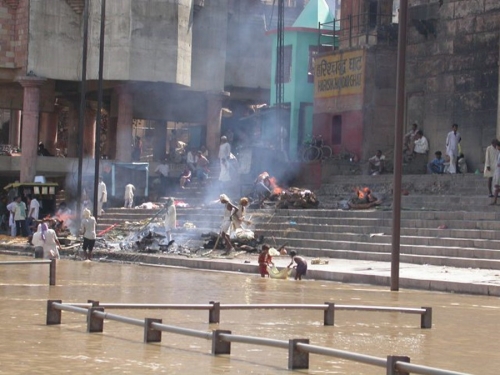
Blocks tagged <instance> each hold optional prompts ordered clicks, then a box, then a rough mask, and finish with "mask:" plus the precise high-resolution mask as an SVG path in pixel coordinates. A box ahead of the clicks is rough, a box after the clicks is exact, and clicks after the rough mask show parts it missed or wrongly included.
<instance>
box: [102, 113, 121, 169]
mask: <svg viewBox="0 0 500 375" xmlns="http://www.w3.org/2000/svg"><path fill="white" fill-rule="evenodd" d="M117 123H118V118H116V117H111V116H109V118H108V134H106V146H105V147H106V148H105V149H106V152H105V154H106V155H107V156H108V159H116V129H117Z"/></svg>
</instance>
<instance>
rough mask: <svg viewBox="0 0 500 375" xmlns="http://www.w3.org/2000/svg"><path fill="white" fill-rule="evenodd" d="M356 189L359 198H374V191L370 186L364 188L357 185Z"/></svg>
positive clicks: (368, 199)
mask: <svg viewBox="0 0 500 375" xmlns="http://www.w3.org/2000/svg"><path fill="white" fill-rule="evenodd" d="M355 191H356V195H357V196H358V198H359V199H366V200H367V201H370V199H371V198H372V192H371V190H370V188H368V187H364V188H359V187H357V188H356V189H355Z"/></svg>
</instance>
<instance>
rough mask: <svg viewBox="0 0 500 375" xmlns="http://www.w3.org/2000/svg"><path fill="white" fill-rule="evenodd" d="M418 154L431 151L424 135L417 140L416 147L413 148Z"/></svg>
mask: <svg viewBox="0 0 500 375" xmlns="http://www.w3.org/2000/svg"><path fill="white" fill-rule="evenodd" d="M413 151H415V152H416V153H417V154H426V153H427V151H429V142H428V141H427V138H425V137H424V136H422V137H420V138H419V139H416V140H415V148H414V149H413Z"/></svg>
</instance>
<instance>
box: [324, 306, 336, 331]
mask: <svg viewBox="0 0 500 375" xmlns="http://www.w3.org/2000/svg"><path fill="white" fill-rule="evenodd" d="M325 304H326V305H327V306H328V308H327V309H326V310H325V311H324V317H323V324H324V325H325V326H333V325H334V324H335V303H331V302H325Z"/></svg>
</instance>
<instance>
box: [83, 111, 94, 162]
mask: <svg viewBox="0 0 500 375" xmlns="http://www.w3.org/2000/svg"><path fill="white" fill-rule="evenodd" d="M96 115H97V109H95V108H94V107H93V105H92V104H90V103H87V106H86V108H85V121H84V127H83V156H84V157H89V158H94V157H95V127H96Z"/></svg>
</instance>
